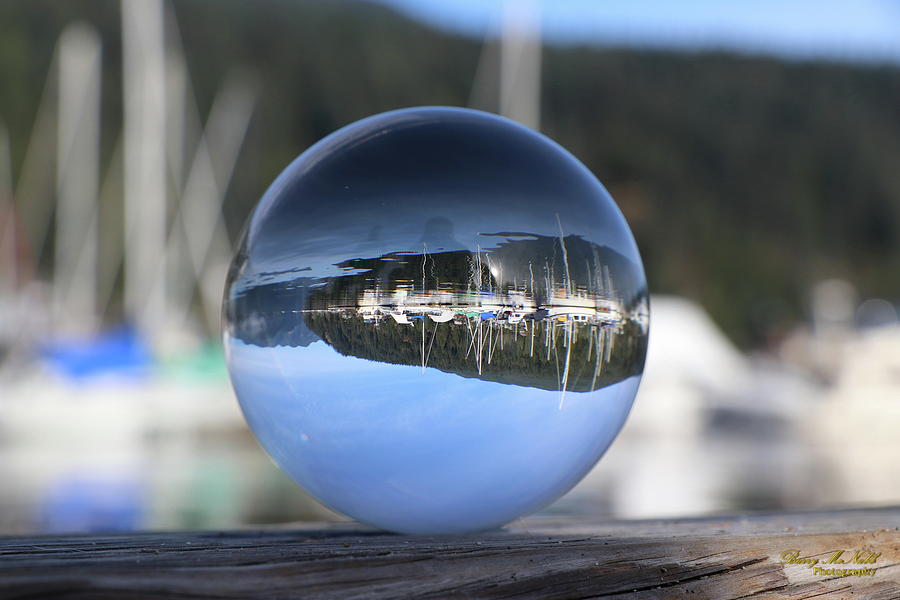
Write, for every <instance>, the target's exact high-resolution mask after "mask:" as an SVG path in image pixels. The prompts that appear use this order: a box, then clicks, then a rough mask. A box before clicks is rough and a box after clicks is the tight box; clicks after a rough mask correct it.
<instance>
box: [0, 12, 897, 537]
mask: <svg viewBox="0 0 900 600" xmlns="http://www.w3.org/2000/svg"><path fill="white" fill-rule="evenodd" d="M414 105H453V106H469V107H473V108H480V109H482V110H488V111H492V112H497V113H501V114H504V115H506V116H509V117H511V118H513V119H516V120H518V121H520V122H522V123H524V124H525V125H528V126H529V127H533V128H535V129H538V130H540V131H542V132H544V133H545V134H547V135H548V136H550V137H551V138H553V139H555V140H556V141H558V142H559V143H561V144H562V145H563V146H564V147H566V148H568V149H569V150H570V151H572V152H573V153H574V154H575V155H576V156H577V157H578V158H580V159H581V160H582V161H583V162H584V163H585V164H586V165H587V166H588V167H589V168H590V169H591V170H592V171H593V172H594V173H595V174H596V175H597V176H598V177H599V178H600V180H601V181H602V182H603V183H604V184H605V185H606V186H607V188H608V189H609V191H610V192H611V194H612V195H613V197H614V198H615V199H616V201H617V202H618V204H619V206H620V207H621V209H622V211H623V212H624V214H625V216H626V218H627V219H628V221H629V223H630V224H631V227H632V228H633V231H634V234H635V237H636V239H637V242H638V246H639V247H640V250H641V252H642V255H643V258H644V261H645V267H646V270H647V275H648V279H649V284H650V290H651V292H652V293H653V294H654V296H653V297H652V326H651V340H650V350H649V356H648V362H647V370H646V376H645V380H644V383H643V384H642V388H641V391H640V393H639V395H638V398H637V401H636V404H635V407H634V409H633V412H632V415H631V417H630V419H629V422H628V423H627V424H626V426H625V429H624V430H623V432H622V434H621V435H620V437H619V439H618V440H617V441H616V442H615V443H614V444H613V446H612V448H611V449H610V451H609V452H608V454H607V455H606V456H605V457H604V458H603V459H602V460H601V461H600V463H599V464H598V466H597V468H595V469H594V471H593V472H592V473H591V474H590V475H589V476H588V477H587V478H586V479H585V481H583V482H582V483H581V484H580V485H579V486H578V487H577V488H576V489H575V490H574V491H573V492H571V493H570V494H569V495H567V496H566V497H564V498H563V499H562V500H560V501H559V502H557V503H556V504H554V505H553V506H551V507H549V508H548V509H547V511H546V512H548V513H553V514H567V515H583V516H615V517H655V516H678V515H699V514H710V513H716V512H734V511H745V510H773V509H794V508H821V507H842V506H867V505H884V504H897V503H900V466H898V465H900V442H898V439H900V325H898V302H900V276H898V274H900V2H897V0H861V1H859V0H857V1H851V0H827V1H824V2H823V1H821V0H817V1H812V0H795V1H792V2H775V1H774V0H755V1H753V2H750V1H749V0H747V1H745V0H741V1H736V2H713V1H712V0H697V1H694V2H690V3H685V2H680V3H671V2H666V1H664V0H635V1H633V2H628V3H621V2H612V1H590V0H557V1H550V0H545V1H543V2H541V1H539V0H509V1H507V2H503V1H501V0H379V1H375V0H372V1H362V0H330V1H326V0H259V1H256V2H239V1H236V0H219V1H216V2H213V1H210V0H121V1H118V0H71V1H68V2H56V1H50V0H7V1H6V2H3V3H2V4H0V481H2V482H3V484H2V485H0V534H9V533H27V532H43V531H90V530H129V529H135V528H155V529H167V528H220V527H232V526H236V525H241V524H259V523H272V522H282V521H290V520H299V519H323V518H324V519H328V518H337V517H336V516H335V515H333V514H332V513H329V512H328V511H327V510H326V509H324V508H322V507H321V506H319V505H318V504H316V503H315V502H314V501H313V500H311V499H310V498H309V497H308V496H306V495H305V494H304V493H303V492H302V491H300V490H299V489H298V488H296V486H294V484H293V483H291V482H290V481H289V480H287V478H286V477H285V476H284V475H282V474H281V473H280V472H279V471H278V470H277V469H276V468H275V467H274V466H273V465H272V463H271V462H270V461H269V459H268V458H267V457H266V456H265V455H264V454H263V452H262V450H261V449H260V448H259V447H258V446H257V445H256V443H255V442H254V440H253V438H252V436H251V435H250V433H249V431H248V429H247V427H246V426H245V424H244V422H243V419H242V417H241V415H240V412H239V410H238V407H237V403H236V401H235V400H234V397H233V394H232V392H231V389H230V386H229V383H228V379H227V373H226V371H225V366H224V360H223V355H222V350H221V344H220V341H219V311H220V302H221V293H222V287H223V282H224V273H225V270H226V268H227V265H228V262H229V261H230V258H231V251H232V246H233V244H234V243H235V239H236V237H237V236H238V234H239V233H240V230H241V227H242V225H243V222H244V220H245V218H246V217H247V216H248V215H249V213H250V211H251V209H252V207H253V206H254V204H255V203H256V201H257V200H258V198H259V197H260V195H261V194H262V193H263V191H264V190H265V189H266V187H267V186H268V184H269V183H270V182H271V181H272V180H273V179H274V177H275V176H276V175H277V174H278V173H279V172H280V171H281V170H282V169H283V168H284V167H285V166H286V165H287V164H288V163H289V162H290V161H291V160H292V159H293V158H294V157H295V156H297V155H298V154H300V153H301V152H302V151H303V150H304V149H305V148H307V147H308V146H309V145H311V144H312V143H314V142H315V141H317V140H318V139H320V138H321V137H323V136H324V135H326V134H328V133H330V132H332V131H334V130H335V129H337V128H339V127H341V126H343V125H346V124H348V123H350V122H352V121H355V120H357V119H359V118H362V117H365V116H368V115H370V114H373V113H377V112H381V111H384V110H389V109H394V108H400V107H406V106H414ZM337 208H338V207H336V209H337Z"/></svg>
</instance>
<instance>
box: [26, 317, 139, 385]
mask: <svg viewBox="0 0 900 600" xmlns="http://www.w3.org/2000/svg"><path fill="white" fill-rule="evenodd" d="M40 354H41V358H43V360H44V362H45V363H46V364H47V366H48V367H50V369H52V370H53V371H56V372H57V373H59V374H61V375H63V376H65V377H69V378H71V379H84V378H87V377H92V376H95V375H119V376H126V377H140V376H144V375H146V374H147V372H148V370H149V369H150V367H151V365H152V364H153V356H152V353H151V352H150V349H149V348H148V347H147V345H146V344H145V343H144V341H143V340H142V339H141V337H140V336H139V335H138V334H137V332H136V331H135V330H134V329H131V328H129V327H120V328H117V329H113V330H109V331H106V332H103V333H101V334H99V335H97V336H95V337H91V338H85V339H67V340H55V341H52V342H49V343H46V344H44V345H43V347H42V348H41V352H40Z"/></svg>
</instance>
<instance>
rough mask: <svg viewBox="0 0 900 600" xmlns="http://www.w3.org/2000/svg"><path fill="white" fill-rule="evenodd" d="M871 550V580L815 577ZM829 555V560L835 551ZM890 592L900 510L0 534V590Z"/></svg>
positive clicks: (184, 594)
mask: <svg viewBox="0 0 900 600" xmlns="http://www.w3.org/2000/svg"><path fill="white" fill-rule="evenodd" d="M790 549H797V550H799V551H801V554H802V556H804V557H805V556H815V557H818V558H819V559H820V560H825V559H827V558H828V557H830V556H833V554H834V552H836V551H837V550H845V551H846V552H845V554H843V555H841V556H843V559H846V558H850V556H851V555H852V554H853V553H854V552H855V551H856V550H867V551H874V552H880V553H881V554H880V556H879V557H878V558H877V560H876V561H875V563H873V564H871V565H835V564H832V565H827V566H828V567H829V568H830V567H835V566H839V567H844V566H847V567H859V566H870V567H875V568H876V571H875V574H874V575H869V576H846V577H838V576H827V575H824V576H823V575H814V574H813V569H812V568H809V567H808V566H806V565H802V564H783V563H782V553H783V552H785V551H786V550H790ZM843 559H839V560H843ZM409 597H417V598H457V597H459V598H551V599H552V598H637V599H650V598H654V599H655V598H695V599H704V598H709V599H715V600H719V599H726V598H735V599H736V598H754V599H759V598H792V599H794V600H798V599H801V598H817V599H836V598H872V599H879V600H888V599H900V508H884V509H874V510H864V511H862V510H857V511H836V512H823V513H779V514H768V515H754V516H737V517H721V518H708V519H683V520H669V521H591V522H585V521H573V520H571V519H562V518H560V519H554V518H532V519H525V520H522V521H519V522H517V523H515V524H513V525H512V526H510V527H508V528H505V529H504V530H498V531H493V532H488V533H482V534H478V535H465V536H402V535H391V534H386V533H383V532H380V531H377V530H374V529H370V528H366V527H364V526H361V525H356V524H352V523H339V524H317V525H309V524H306V525H301V524H297V525H294V526H290V527H280V528H268V529H261V530H252V531H251V530H246V531H243V530H239V531H228V532H192V533H184V532H177V533H139V534H120V535H93V536H85V535H78V536H38V537H24V538H23V537H17V538H9V537H8V538H0V598H126V599H127V598H340V599H351V598H409Z"/></svg>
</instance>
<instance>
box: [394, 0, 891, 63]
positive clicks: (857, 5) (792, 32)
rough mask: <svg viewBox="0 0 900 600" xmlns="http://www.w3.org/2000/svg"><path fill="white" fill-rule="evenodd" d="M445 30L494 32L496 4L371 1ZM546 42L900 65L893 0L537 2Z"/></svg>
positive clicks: (489, 0)
mask: <svg viewBox="0 0 900 600" xmlns="http://www.w3.org/2000/svg"><path fill="white" fill-rule="evenodd" d="M377 1H378V2H380V3H382V4H386V5H389V6H392V7H394V8H395V9H397V10H399V11H401V12H403V13H405V14H407V15H410V16H412V17H415V18H417V19H419V20H422V21H425V22H427V23H429V24H431V25H434V26H438V27H441V28H444V29H448V30H451V31H456V32H462V33H468V34H472V35H479V36H481V35H484V34H485V33H486V32H488V31H492V30H496V28H497V26H498V23H499V21H500V15H501V12H502V8H503V0H377ZM535 4H536V5H537V6H538V10H539V11H540V14H541V24H542V34H543V36H544V40H545V41H547V42H550V43H573V44H581V43H588V44H600V45H612V46H617V45H629V46H630V45H633V46H649V47H658V48H673V47H674V48H684V49H695V48H722V49H730V50H735V51H738V52H745V53H753V54H774V55H779V56H784V57H788V58H797V59H804V58H830V59H838V60H859V61H876V62H878V61H888V62H900V0H817V1H813V0H794V1H786V2H785V1H778V0H752V1H750V0H736V1H722V0H693V1H688V2H672V1H671V0H629V1H628V2H621V1H619V2H613V1H611V0H536V2H535Z"/></svg>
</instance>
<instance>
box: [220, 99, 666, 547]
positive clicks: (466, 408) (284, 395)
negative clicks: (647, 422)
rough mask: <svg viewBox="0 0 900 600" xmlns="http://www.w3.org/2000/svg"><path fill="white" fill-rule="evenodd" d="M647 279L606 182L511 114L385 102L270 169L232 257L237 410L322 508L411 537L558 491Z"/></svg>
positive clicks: (607, 421) (620, 385)
mask: <svg viewBox="0 0 900 600" xmlns="http://www.w3.org/2000/svg"><path fill="white" fill-rule="evenodd" d="M648 312H649V311H648V302H647V286H646V281H645V278H644V273H643V267H642V265H641V260H640V256H639V255H638V251H637V247H636V246H635V243H634V239H633V237H632V235H631V232H630V230H629V228H628V225H627V224H626V223H625V220H624V218H623V217H622V214H621V212H619V210H618V208H617V207H616V205H615V203H614V202H613V200H612V198H610V196H609V194H608V193H607V192H606V190H605V189H604V188H603V186H602V185H601V184H600V182H599V181H597V179H596V178H595V177H594V176H593V175H592V174H591V173H590V171H588V169H587V168H585V167H584V166H583V165H582V164H581V163H580V162H579V161H578V160H577V159H575V158H574V157H573V156H572V155H571V154H569V153H568V152H566V151H565V150H564V149H563V148H561V147H560V146H559V145H557V144H556V143H554V142H552V141H551V140H549V139H548V138H546V137H544V136H543V135H541V134H539V133H536V132H534V131H532V130H530V129H527V128H525V127H522V126H520V125H518V124H516V123H514V122H512V121H510V120H507V119H504V118H501V117H498V116H495V115H491V114H488V113H483V112H479V111H473V110H465V109H457V108H414V109H405V110H398V111H393V112H388V113H384V114H380V115H376V116H373V117H370V118H367V119H364V120H362V121H359V122H357V123H354V124H352V125H349V126H347V127H345V128H343V129H341V130H339V131H337V132H336V133H334V134H332V135H330V136H328V137H327V138H325V139H323V140H322V141H320V142H319V143H317V144H315V145H314V146H312V147H311V148H310V149H309V150H307V151H306V152H304V153H303V154H302V155H301V156H300V157H299V158H297V159H296V160H295V161H294V162H293V163H291V165H290V166H288V168H287V169H285V171H284V172H283V173H282V174H281V175H280V176H279V177H278V178H277V179H276V180H275V182H274V183H273V184H272V186H271V187H270V188H269V190H268V191H267V192H266V193H265V195H264V196H263V198H262V200H260V202H259V205H258V206H257V207H256V209H255V210H254V212H253V214H252V216H251V217H250V220H249V223H248V224H247V227H246V229H245V232H244V235H243V238H242V240H241V243H240V246H239V249H238V251H237V254H236V256H235V258H234V261H233V263H232V265H231V269H230V272H229V277H228V283H227V286H226V295H225V324H224V340H225V346H226V352H227V358H228V368H229V371H230V374H231V379H232V382H233V384H234V388H235V391H236V393H237V397H238V399H239V402H240V405H241V408H242V409H243V412H244V415H245V416H246V418H247V421H248V423H249V424H250V427H251V428H252V430H253V432H254V433H255V435H256V437H257V439H258V440H259V442H260V443H261V444H262V446H263V447H264V448H265V449H266V451H267V452H268V453H269V454H270V455H271V457H272V458H273V459H274V460H275V462H276V463H277V464H278V465H279V466H280V467H281V468H282V469H283V470H284V471H285V472H287V473H288V474H289V475H290V476H291V477H292V478H293V479H294V480H295V481H296V482H297V483H298V484H300V485H301V486H302V487H303V488H304V489H306V490H307V491H308V492H309V493H310V494H312V495H313V496H315V497H316V498H317V499H318V500H320V501H321V502H322V503H324V504H325V505H327V506H328V507H330V508H332V509H334V510H336V511H338V512H341V513H344V514H346V515H348V516H351V517H353V518H355V519H357V520H359V521H362V522H365V523H369V524H372V525H375V526H378V527H382V528H384V529H389V530H393V531H399V532H405V533H451V532H465V531H476V530H483V529H488V528H494V527H497V526H501V525H503V524H505V523H508V522H509V521H511V520H513V519H515V518H517V517H520V516H522V515H525V514H527V513H531V512H533V511H536V510H538V509H540V508H542V507H544V506H546V505H547V504H549V503H551V502H553V501H554V500H556V499H557V498H559V497H560V496H561V495H563V494H564V493H565V492H567V491H568V490H569V489H571V488H572V487H573V486H574V485H575V484H576V483H578V481H579V480H581V478H582V477H583V476H584V475H585V474H586V473H587V472H588V471H589V470H590V469H591V467H592V466H593V465H594V464H595V463H596V462H597V460H598V459H599V458H600V456H601V455H602V454H603V453H604V451H605V450H606V449H607V448H608V447H609V445H610V443H611V442H612V441H613V438H615V436H616V434H617V433H618V432H619V430H620V429H621V427H622V425H623V424H624V422H625V418H626V416H627V415H628V411H629V409H630V408H631V404H632V401H633V399H634V396H635V393H636V391H637V387H638V383H639V381H640V376H641V373H642V371H643V364H644V355H645V352H646V347H647V330H648V319H649V314H648Z"/></svg>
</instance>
